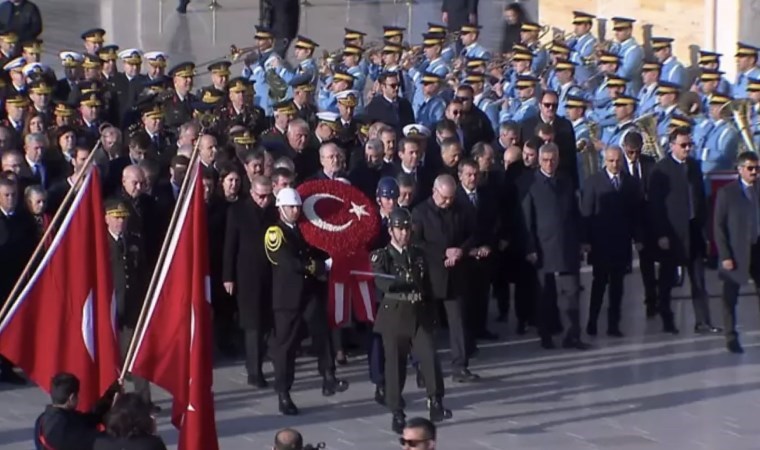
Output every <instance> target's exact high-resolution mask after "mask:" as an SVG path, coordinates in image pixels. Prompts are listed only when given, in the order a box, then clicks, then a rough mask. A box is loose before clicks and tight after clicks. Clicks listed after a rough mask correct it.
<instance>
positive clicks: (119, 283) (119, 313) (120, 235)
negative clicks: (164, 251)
mask: <svg viewBox="0 0 760 450" xmlns="http://www.w3.org/2000/svg"><path fill="white" fill-rule="evenodd" d="M105 213H106V214H105V221H106V226H107V228H108V249H109V255H110V262H111V274H112V277H113V287H114V296H115V298H116V322H117V325H118V330H119V346H120V347H121V355H122V358H124V357H126V354H127V350H128V349H129V344H130V342H131V341H132V336H133V335H134V333H135V327H136V326H137V322H138V318H139V317H140V311H141V310H142V306H143V302H144V300H145V291H146V289H147V277H148V276H149V272H148V269H147V265H146V260H145V252H144V251H143V249H142V245H141V243H140V239H139V238H138V237H137V236H136V235H134V234H133V233H131V232H129V231H128V230H127V219H128V218H129V209H128V207H127V205H126V203H124V202H123V201H122V200H121V199H109V200H107V201H106V204H105ZM132 381H133V382H134V384H135V391H136V392H137V393H138V395H140V396H141V397H142V398H143V400H145V401H146V402H148V403H150V384H149V383H148V381H147V380H145V379H143V378H141V377H137V376H135V375H133V376H132Z"/></svg>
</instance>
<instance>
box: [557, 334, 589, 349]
mask: <svg viewBox="0 0 760 450" xmlns="http://www.w3.org/2000/svg"><path fill="white" fill-rule="evenodd" d="M562 348H566V349H575V350H588V349H590V348H591V345H589V344H587V343H585V342H583V341H582V340H580V339H579V338H574V337H573V338H571V337H566V338H565V339H564V340H563V341H562Z"/></svg>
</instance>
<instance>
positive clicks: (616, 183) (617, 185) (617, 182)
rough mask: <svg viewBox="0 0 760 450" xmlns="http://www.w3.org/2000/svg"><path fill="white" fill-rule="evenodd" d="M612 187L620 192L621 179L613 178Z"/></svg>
mask: <svg viewBox="0 0 760 450" xmlns="http://www.w3.org/2000/svg"><path fill="white" fill-rule="evenodd" d="M612 187H614V188H615V190H616V191H619V190H620V178H618V177H617V175H615V176H614V177H612Z"/></svg>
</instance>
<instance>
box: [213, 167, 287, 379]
mask: <svg viewBox="0 0 760 450" xmlns="http://www.w3.org/2000/svg"><path fill="white" fill-rule="evenodd" d="M274 219H275V211H274V208H273V207H272V183H271V181H270V180H269V179H268V178H266V177H263V176H261V175H256V176H254V177H253V180H252V181H251V188H250V195H249V196H246V195H243V196H242V197H241V198H240V200H239V201H237V202H235V203H233V204H232V205H231V206H230V208H229V210H228V211H227V228H226V232H225V237H224V259H223V261H224V263H223V269H222V271H223V280H224V288H225V290H226V291H227V293H228V294H230V295H235V296H236V299H237V303H238V311H239V312H240V318H239V321H240V327H241V328H242V329H243V331H244V332H245V354H246V360H245V366H246V370H247V372H248V384H249V385H251V386H256V387H258V388H265V387H267V386H268V384H267V381H266V379H265V378H264V373H263V371H262V367H261V366H262V364H263V363H264V356H265V354H266V352H265V348H264V337H265V336H266V334H267V333H268V332H269V329H270V328H271V320H272V319H271V315H272V311H271V308H272V304H271V302H272V299H271V296H272V286H271V281H272V277H271V267H270V265H269V262H268V261H267V260H266V255H265V254H264V232H265V231H266V229H267V228H268V227H269V226H270V225H271V224H272V223H273V222H274ZM252 273H256V274H257V276H255V277H253V276H251V274H252Z"/></svg>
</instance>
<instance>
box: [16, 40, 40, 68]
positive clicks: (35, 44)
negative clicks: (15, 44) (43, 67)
mask: <svg viewBox="0 0 760 450" xmlns="http://www.w3.org/2000/svg"><path fill="white" fill-rule="evenodd" d="M21 56H23V57H24V59H25V60H27V62H30V63H35V62H36V63H38V62H40V61H42V39H32V40H31V41H26V42H22V43H21Z"/></svg>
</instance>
